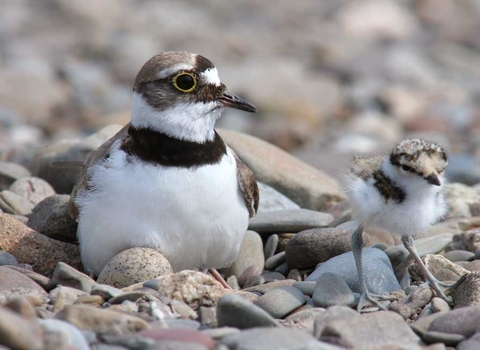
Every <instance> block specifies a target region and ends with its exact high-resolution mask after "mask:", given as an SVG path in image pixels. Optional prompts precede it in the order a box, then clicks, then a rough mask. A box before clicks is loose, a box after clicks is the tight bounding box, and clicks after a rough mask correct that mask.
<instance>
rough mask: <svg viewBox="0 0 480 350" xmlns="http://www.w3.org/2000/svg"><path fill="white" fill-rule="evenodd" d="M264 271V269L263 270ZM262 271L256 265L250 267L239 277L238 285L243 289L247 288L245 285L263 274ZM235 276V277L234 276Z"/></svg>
mask: <svg viewBox="0 0 480 350" xmlns="http://www.w3.org/2000/svg"><path fill="white" fill-rule="evenodd" d="M262 269H263V268H262ZM262 269H261V268H259V267H258V266H255V265H250V266H249V267H247V268H246V269H245V270H244V271H243V272H242V274H241V275H240V276H239V277H238V284H239V285H240V286H242V287H245V283H247V281H248V280H249V279H250V278H252V277H254V276H258V275H260V273H261V272H262ZM232 276H233V275H232Z"/></svg>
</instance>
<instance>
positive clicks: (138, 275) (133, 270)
mask: <svg viewBox="0 0 480 350" xmlns="http://www.w3.org/2000/svg"><path fill="white" fill-rule="evenodd" d="M169 274H173V269H172V266H171V265H170V263H169V262H168V260H167V259H166V258H165V257H164V256H163V255H162V254H161V253H159V252H158V251H156V250H154V249H151V248H143V247H138V248H131V249H127V250H124V251H123V252H121V253H119V254H117V255H115V256H114V257H113V258H112V259H111V260H110V261H109V262H108V264H107V265H106V266H105V267H104V268H103V270H102V271H101V272H100V276H98V279H97V281H98V283H102V284H108V285H111V286H114V287H117V288H123V287H128V286H130V285H133V284H135V283H139V282H143V281H147V280H150V279H152V278H155V277H159V276H165V275H169Z"/></svg>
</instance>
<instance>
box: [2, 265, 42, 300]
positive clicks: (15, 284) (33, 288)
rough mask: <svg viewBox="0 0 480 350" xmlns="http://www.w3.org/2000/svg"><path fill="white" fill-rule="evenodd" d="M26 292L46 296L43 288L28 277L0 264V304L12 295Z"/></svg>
mask: <svg viewBox="0 0 480 350" xmlns="http://www.w3.org/2000/svg"><path fill="white" fill-rule="evenodd" d="M26 294H35V295H39V296H41V297H46V296H47V293H46V292H45V290H43V288H42V287H40V286H39V285H38V284H36V283H35V282H33V281H32V280H31V279H30V278H28V277H26V276H24V275H23V274H21V273H19V272H17V271H14V270H12V269H10V268H8V267H6V266H0V304H2V303H4V302H5V301H6V300H8V299H9V298H11V297H13V296H19V295H26Z"/></svg>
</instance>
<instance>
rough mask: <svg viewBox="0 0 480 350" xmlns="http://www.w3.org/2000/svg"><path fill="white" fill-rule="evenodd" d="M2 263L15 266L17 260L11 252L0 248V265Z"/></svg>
mask: <svg viewBox="0 0 480 350" xmlns="http://www.w3.org/2000/svg"><path fill="white" fill-rule="evenodd" d="M3 265H12V266H17V265H18V261H17V259H15V257H14V256H13V255H12V254H10V253H7V252H4V251H1V250H0V266H3Z"/></svg>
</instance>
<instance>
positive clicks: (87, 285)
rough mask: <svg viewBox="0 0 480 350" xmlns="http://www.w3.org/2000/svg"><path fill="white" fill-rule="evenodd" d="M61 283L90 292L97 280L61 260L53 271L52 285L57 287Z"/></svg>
mask: <svg viewBox="0 0 480 350" xmlns="http://www.w3.org/2000/svg"><path fill="white" fill-rule="evenodd" d="M59 284H61V285H62V286H66V287H72V288H75V289H78V290H82V291H84V292H86V293H90V292H91V290H92V288H93V286H94V285H95V284H96V282H95V281H94V280H92V279H91V278H90V277H88V276H87V275H85V274H84V273H81V272H80V271H77V270H76V269H74V268H73V267H71V266H69V265H67V264H65V263H63V262H59V263H58V264H57V267H55V270H54V271H53V276H52V279H51V280H50V285H51V286H52V287H55V286H57V285H59Z"/></svg>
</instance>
